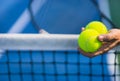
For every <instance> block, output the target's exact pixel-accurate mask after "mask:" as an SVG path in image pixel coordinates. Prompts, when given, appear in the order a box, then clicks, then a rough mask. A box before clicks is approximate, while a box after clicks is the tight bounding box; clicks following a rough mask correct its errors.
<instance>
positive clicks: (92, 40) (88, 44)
mask: <svg viewBox="0 0 120 81" xmlns="http://www.w3.org/2000/svg"><path fill="white" fill-rule="evenodd" d="M99 35H100V34H99V33H98V32H97V31H96V30H94V29H87V30H84V31H82V32H81V33H80V35H79V38H78V45H79V47H80V48H81V49H82V50H84V51H85V52H95V51H97V50H98V49H99V48H100V47H101V45H102V43H101V42H100V41H98V39H97V37H98V36H99Z"/></svg>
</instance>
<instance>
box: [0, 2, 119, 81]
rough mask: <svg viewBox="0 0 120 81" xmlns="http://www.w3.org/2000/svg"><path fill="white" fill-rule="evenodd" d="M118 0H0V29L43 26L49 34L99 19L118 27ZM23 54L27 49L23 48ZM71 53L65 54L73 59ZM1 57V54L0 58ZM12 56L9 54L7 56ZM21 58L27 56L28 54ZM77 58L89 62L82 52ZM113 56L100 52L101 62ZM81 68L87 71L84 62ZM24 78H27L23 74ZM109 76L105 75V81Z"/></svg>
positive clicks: (77, 29)
mask: <svg viewBox="0 0 120 81" xmlns="http://www.w3.org/2000/svg"><path fill="white" fill-rule="evenodd" d="M119 3H120V0H0V4H1V5H0V33H39V30H40V29H44V30H46V31H47V32H49V33H52V34H79V33H80V32H81V27H85V26H86V24H88V23H89V22H91V21H103V22H104V23H105V25H106V26H107V27H108V29H111V28H114V27H115V28H120V15H119V14H120V6H119ZM11 53H15V52H11ZM25 54H27V53H26V52H25ZM48 54H49V52H47V53H46V56H47V58H50V56H49V55H48ZM33 55H34V54H33ZM35 55H36V54H35ZM74 56H76V54H75V55H74ZM74 56H73V55H69V56H68V57H69V58H71V57H73V59H71V61H72V60H73V61H74V60H75V58H74ZM38 57H39V56H38ZM58 57H61V58H62V57H63V56H62V55H59V56H58ZM4 58H5V57H4V55H2V56H1V59H4ZM15 58H16V57H14V56H13V57H11V59H15ZM23 58H24V59H28V58H29V57H27V56H25V57H23ZM81 59H82V62H87V63H88V62H89V60H88V58H87V57H84V56H82V57H81ZM28 60H29V59H28ZM36 60H38V59H36ZM48 60H49V59H48ZM92 60H93V62H95V60H101V56H98V57H95V58H94V59H92ZM113 60H114V56H112V55H104V62H107V63H108V62H109V63H111V62H112V63H113ZM24 66H25V65H24ZM0 68H4V69H1V70H0V71H2V70H5V66H0ZM11 68H12V69H16V68H17V67H16V66H15V65H13V66H11ZM23 68H24V69H26V68H30V67H29V66H25V67H23ZM82 68H85V70H83V71H84V72H87V71H89V70H88V69H87V68H88V66H84V67H82ZM100 68H101V66H99V67H96V68H94V72H99V71H100ZM104 68H105V72H106V73H107V74H111V73H113V72H112V71H113V69H114V68H113V66H112V67H109V66H104ZM74 70H75V68H74V67H71V71H73V72H74ZM60 71H62V70H60ZM4 79H5V77H3V76H1V77H0V80H1V81H3V80H4ZM72 79H75V77H73V78H72ZM25 80H29V79H28V78H27V77H26V79H25ZM38 80H41V79H38ZM60 80H61V79H60ZM62 80H63V79H62ZM96 80H97V81H101V79H98V78H95V77H94V80H93V81H96ZM110 80H111V78H109V77H106V78H105V81H110ZM6 81H7V80H6ZM12 81H15V80H14V79H13V80H12ZM63 81H64V80H63ZM71 81H72V80H71ZM76 81H77V80H76ZM82 81H88V78H87V79H85V78H82Z"/></svg>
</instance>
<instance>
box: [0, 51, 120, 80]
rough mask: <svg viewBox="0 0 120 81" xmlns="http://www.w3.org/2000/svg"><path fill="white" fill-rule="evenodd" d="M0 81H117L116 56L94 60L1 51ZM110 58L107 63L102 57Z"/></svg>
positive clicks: (59, 53) (76, 54) (75, 54)
mask: <svg viewBox="0 0 120 81" xmlns="http://www.w3.org/2000/svg"><path fill="white" fill-rule="evenodd" d="M1 54H2V56H1V58H0V81H3V80H4V81H73V80H74V81H119V76H120V74H119V72H118V70H117V67H118V65H119V63H118V61H117V60H116V59H117V55H118V53H113V52H109V53H108V54H103V55H100V56H97V57H94V58H87V57H84V56H82V55H81V54H80V53H79V52H78V51H4V52H3V53H1ZM108 56H111V57H112V58H110V59H111V62H108V61H107V59H106V57H108Z"/></svg>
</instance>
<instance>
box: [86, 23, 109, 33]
mask: <svg viewBox="0 0 120 81" xmlns="http://www.w3.org/2000/svg"><path fill="white" fill-rule="evenodd" d="M85 29H94V30H96V31H97V32H98V33H100V34H106V33H107V32H108V30H107V27H106V26H105V25H104V24H103V23H102V22H100V21H92V22H90V23H88V25H87V26H86V27H85Z"/></svg>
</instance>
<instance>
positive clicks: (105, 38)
mask: <svg viewBox="0 0 120 81" xmlns="http://www.w3.org/2000/svg"><path fill="white" fill-rule="evenodd" d="M113 39H114V36H113V35H112V34H111V33H108V34H103V35H100V36H98V40H100V41H102V42H109V41H111V40H113Z"/></svg>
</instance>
